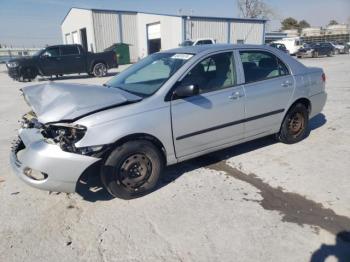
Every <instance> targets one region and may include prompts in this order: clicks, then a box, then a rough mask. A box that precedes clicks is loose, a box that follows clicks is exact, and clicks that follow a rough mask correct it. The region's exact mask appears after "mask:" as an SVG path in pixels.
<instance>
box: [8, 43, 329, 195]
mask: <svg viewBox="0 0 350 262" xmlns="http://www.w3.org/2000/svg"><path fill="white" fill-rule="evenodd" d="M325 80H326V78H325V74H324V72H323V70H322V69H321V68H315V67H311V68H308V67H306V66H304V65H303V64H301V63H300V62H298V61H297V60H295V59H293V58H292V57H290V56H289V55H287V54H285V53H282V52H280V51H278V50H276V49H275V48H272V47H268V46H258V45H256V46H254V45H246V46H244V47H243V46H242V45H207V46H200V47H199V46H195V47H186V48H178V49H172V50H168V51H163V52H160V53H155V54H152V55H150V56H148V57H147V58H145V59H143V60H141V61H139V62H138V63H136V64H134V65H132V66H131V67H129V68H128V69H126V70H125V71H123V72H122V73H120V74H119V75H117V76H115V77H113V78H112V79H111V80H110V81H108V82H107V83H106V84H105V85H104V87H101V86H84V85H76V84H64V83H57V82H53V83H46V84H39V85H34V86H28V87H25V88H23V89H22V91H23V95H24V99H25V100H26V102H27V103H28V105H30V106H31V107H32V109H33V111H32V112H30V113H28V114H26V115H25V116H24V117H23V120H22V127H21V129H20V130H19V140H18V142H17V143H15V146H14V148H13V151H12V154H11V164H12V167H13V170H14V172H15V173H16V174H17V176H18V177H19V178H20V179H22V180H23V181H24V182H26V183H27V184H29V185H31V186H33V187H36V188H39V189H44V190H50V191H60V192H74V191H75V189H76V184H77V181H78V180H79V178H80V176H81V175H82V174H83V173H85V172H89V170H91V168H96V167H100V168H101V173H100V178H101V180H102V183H103V185H104V187H105V188H106V189H107V190H108V192H109V193H110V194H111V195H113V196H115V197H121V198H125V199H129V198H134V197H139V196H142V195H144V194H146V193H149V192H151V191H152V190H154V189H155V187H156V185H157V183H158V180H159V177H160V175H161V173H162V171H163V169H164V167H165V166H167V165H172V164H176V163H179V162H182V161H184V160H187V159H191V158H194V157H198V156H200V155H204V154H207V153H209V152H213V151H216V150H219V149H222V148H226V147H230V146H233V145H237V144H240V143H243V142H246V141H250V140H253V139H257V138H260V137H264V136H269V135H272V134H275V137H276V138H277V139H278V141H281V142H283V143H287V144H293V143H296V142H299V141H301V140H302V139H304V138H305V137H306V136H307V134H308V125H309V119H311V118H313V117H314V116H316V115H317V114H319V113H320V112H321V111H322V109H323V107H324V105H325V102H326V97H327V94H326V92H325ZM42 97H45V99H40V98H42Z"/></svg>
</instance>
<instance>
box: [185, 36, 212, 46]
mask: <svg viewBox="0 0 350 262" xmlns="http://www.w3.org/2000/svg"><path fill="white" fill-rule="evenodd" d="M213 44H216V41H215V39H213V38H200V39H197V40H185V41H184V42H182V43H181V44H180V46H182V47H185V46H196V45H213Z"/></svg>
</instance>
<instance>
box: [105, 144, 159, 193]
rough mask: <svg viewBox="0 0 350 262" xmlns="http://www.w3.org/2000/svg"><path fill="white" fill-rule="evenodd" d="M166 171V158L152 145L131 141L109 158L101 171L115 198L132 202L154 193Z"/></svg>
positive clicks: (107, 187) (115, 150) (119, 147)
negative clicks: (134, 199)
mask: <svg viewBox="0 0 350 262" xmlns="http://www.w3.org/2000/svg"><path fill="white" fill-rule="evenodd" d="M163 167H164V161H163V156H162V154H161V152H160V151H159V149H158V148H157V147H156V146H154V145H153V144H152V143H151V142H149V141H146V140H136V141H130V142H126V143H124V144H123V145H121V146H118V147H117V148H116V149H114V150H113V151H112V153H111V154H110V155H109V157H108V158H107V160H106V162H105V163H104V165H103V167H102V170H101V181H102V184H103V185H104V187H105V188H106V189H107V191H108V192H109V193H110V194H111V195H112V196H114V197H119V198H123V199H132V198H136V197H140V196H143V195H146V194H148V193H150V192H152V191H153V190H154V188H155V187H156V185H157V183H158V180H159V176H160V174H161V172H162V170H163Z"/></svg>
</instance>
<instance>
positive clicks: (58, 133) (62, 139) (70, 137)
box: [21, 111, 105, 157]
mask: <svg viewBox="0 0 350 262" xmlns="http://www.w3.org/2000/svg"><path fill="white" fill-rule="evenodd" d="M21 126H22V128H36V129H38V130H40V133H41V134H42V136H43V138H44V140H45V142H47V143H49V144H53V145H59V146H60V148H61V149H62V150H63V151H65V152H69V153H76V154H81V155H88V156H93V155H94V156H95V154H97V157H98V156H99V155H100V154H102V153H103V152H104V149H105V146H102V145H101V146H99V145H98V146H90V147H79V148H78V147H76V146H75V143H77V142H78V141H79V140H81V139H82V138H83V137H84V135H85V133H86V131H87V128H86V127H85V126H82V125H78V124H72V123H64V122H63V123H52V124H41V123H40V122H39V121H38V119H37V117H36V115H35V113H34V112H33V111H31V112H29V113H27V114H25V115H24V116H23V118H22V121H21ZM99 153H100V154H99Z"/></svg>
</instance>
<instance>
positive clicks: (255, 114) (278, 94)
mask: <svg viewBox="0 0 350 262" xmlns="http://www.w3.org/2000/svg"><path fill="white" fill-rule="evenodd" d="M240 57H241V61H242V65H243V71H244V75H245V85H244V89H245V95H246V104H245V106H246V122H245V133H246V137H249V136H254V135H258V134H261V133H264V132H270V131H278V130H279V128H280V125H281V120H282V117H283V115H284V112H285V110H287V109H288V108H286V107H287V105H288V104H289V101H290V99H291V97H292V94H293V91H294V77H293V76H292V75H291V74H290V72H289V69H288V68H287V66H286V65H285V64H284V63H283V62H282V61H281V60H280V59H279V58H278V57H276V56H275V55H274V54H272V53H270V52H267V51H250V50H249V51H240Z"/></svg>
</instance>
